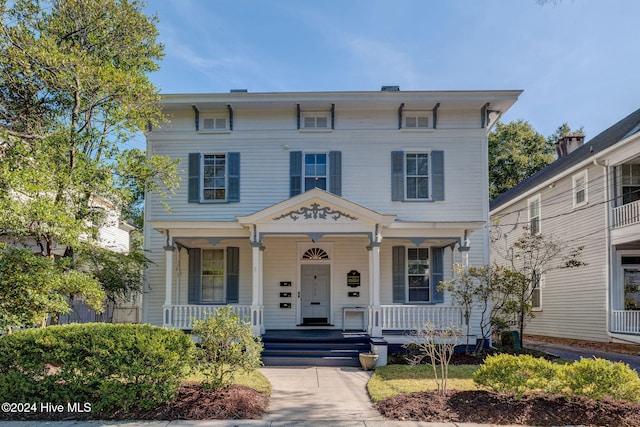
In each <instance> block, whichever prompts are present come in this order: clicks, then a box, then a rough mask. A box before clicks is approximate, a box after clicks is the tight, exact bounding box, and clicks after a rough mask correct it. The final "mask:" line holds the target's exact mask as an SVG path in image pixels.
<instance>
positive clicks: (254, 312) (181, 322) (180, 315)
mask: <svg viewBox="0 0 640 427" xmlns="http://www.w3.org/2000/svg"><path fill="white" fill-rule="evenodd" d="M221 307H225V306H220V305H195V304H194V305H170V306H164V326H166V327H168V328H177V329H191V328H192V324H191V322H192V319H194V318H195V319H204V318H206V317H208V316H210V315H211V313H214V312H215V311H216V310H218V309H219V308H221ZM231 309H232V311H233V312H234V313H235V314H237V315H238V316H239V317H240V319H241V320H244V321H246V322H250V323H251V325H252V326H254V327H255V326H258V327H260V325H261V324H262V306H248V305H232V306H231ZM254 329H255V328H254Z"/></svg>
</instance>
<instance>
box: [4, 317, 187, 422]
mask: <svg viewBox="0 0 640 427" xmlns="http://www.w3.org/2000/svg"><path fill="white" fill-rule="evenodd" d="M193 350H194V344H193V342H192V341H191V339H190V338H189V337H188V336H187V335H186V334H184V333H183V332H181V331H179V330H170V329H163V328H159V327H155V326H150V325H111V324H102V323H93V324H92V323H88V324H73V325H64V326H50V327H48V328H41V329H31V330H25V331H20V332H17V333H14V334H11V335H8V336H5V337H2V338H0V396H2V397H3V398H4V400H5V401H7V402H35V403H41V402H52V403H55V404H58V403H64V402H76V403H81V402H87V403H90V404H91V409H92V412H101V411H105V410H112V409H116V408H129V407H140V408H146V409H149V408H153V407H154V406H157V405H158V404H160V403H162V402H166V401H169V400H172V399H173V398H175V394H176V391H177V388H178V385H179V381H180V378H181V377H182V376H183V374H184V373H185V369H186V368H187V367H188V365H189V363H190V361H191V358H192V355H193Z"/></svg>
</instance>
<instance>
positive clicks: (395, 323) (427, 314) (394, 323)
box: [372, 305, 464, 330]
mask: <svg viewBox="0 0 640 427" xmlns="http://www.w3.org/2000/svg"><path fill="white" fill-rule="evenodd" d="M372 310H374V311H377V312H378V313H372V314H373V315H374V316H375V315H376V314H377V315H378V316H379V319H380V327H381V329H382V330H414V329H417V328H420V327H423V326H424V325H425V324H432V325H434V326H435V327H437V328H454V329H462V327H463V325H464V317H463V311H462V308H461V307H440V306H432V305H382V306H380V307H372Z"/></svg>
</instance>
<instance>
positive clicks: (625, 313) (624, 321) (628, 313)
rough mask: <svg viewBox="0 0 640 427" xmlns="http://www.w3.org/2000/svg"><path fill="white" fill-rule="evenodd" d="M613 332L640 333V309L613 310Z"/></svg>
mask: <svg viewBox="0 0 640 427" xmlns="http://www.w3.org/2000/svg"><path fill="white" fill-rule="evenodd" d="M611 332H617V333H621V334H640V310H612V311H611Z"/></svg>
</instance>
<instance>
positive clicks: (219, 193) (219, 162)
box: [202, 154, 227, 201]
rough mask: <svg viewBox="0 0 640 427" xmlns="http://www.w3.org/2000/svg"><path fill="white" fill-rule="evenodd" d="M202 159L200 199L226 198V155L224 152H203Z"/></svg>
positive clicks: (215, 199)
mask: <svg viewBox="0 0 640 427" xmlns="http://www.w3.org/2000/svg"><path fill="white" fill-rule="evenodd" d="M202 161H203V167H202V200H204V201H224V200H226V199H227V179H226V177H227V175H226V166H227V156H226V155H225V154H205V155H203V156H202Z"/></svg>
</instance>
